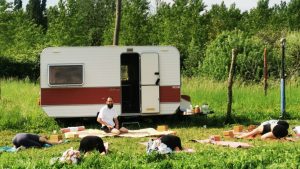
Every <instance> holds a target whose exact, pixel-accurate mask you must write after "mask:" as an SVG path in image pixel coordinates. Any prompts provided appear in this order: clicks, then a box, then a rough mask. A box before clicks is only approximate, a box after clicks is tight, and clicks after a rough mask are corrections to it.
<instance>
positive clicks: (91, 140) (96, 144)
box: [79, 136, 106, 153]
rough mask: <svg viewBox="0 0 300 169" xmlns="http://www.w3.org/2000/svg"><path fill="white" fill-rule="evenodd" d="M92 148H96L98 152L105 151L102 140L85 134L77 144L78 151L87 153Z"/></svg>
mask: <svg viewBox="0 0 300 169" xmlns="http://www.w3.org/2000/svg"><path fill="white" fill-rule="evenodd" d="M93 150H97V151H99V153H102V152H104V153H106V149H105V147H104V143H103V140H102V139H101V138H100V137H97V136H86V137H84V138H82V139H81V141H80V145H79V151H81V152H83V153H87V152H90V151H93Z"/></svg>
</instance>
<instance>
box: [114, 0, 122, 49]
mask: <svg viewBox="0 0 300 169" xmlns="http://www.w3.org/2000/svg"><path fill="white" fill-rule="evenodd" d="M121 8H122V0H116V22H115V31H114V41H113V45H118V44H119V33H120V24H121Z"/></svg>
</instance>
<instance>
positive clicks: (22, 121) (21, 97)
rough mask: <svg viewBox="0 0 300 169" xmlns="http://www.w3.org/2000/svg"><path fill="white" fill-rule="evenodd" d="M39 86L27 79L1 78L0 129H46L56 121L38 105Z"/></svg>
mask: <svg viewBox="0 0 300 169" xmlns="http://www.w3.org/2000/svg"><path fill="white" fill-rule="evenodd" d="M39 91H40V87H39V84H36V83H32V82H30V81H29V80H28V79H25V80H14V79H2V80H1V100H0V103H1V104H0V119H1V120H0V130H4V129H16V130H26V131H28V130H29V131H30V130H38V131H40V130H43V129H44V130H47V129H54V128H56V122H55V121H54V120H53V119H52V118H49V117H47V116H46V114H45V113H44V112H43V111H42V109H41V108H40V106H39V105H38V100H39V98H40V96H39Z"/></svg>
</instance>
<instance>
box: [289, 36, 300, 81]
mask: <svg viewBox="0 0 300 169" xmlns="http://www.w3.org/2000/svg"><path fill="white" fill-rule="evenodd" d="M286 39H287V47H286V65H288V66H287V73H288V75H290V76H293V78H296V77H299V76H300V33H299V32H291V33H290V34H288V35H287V37H286Z"/></svg>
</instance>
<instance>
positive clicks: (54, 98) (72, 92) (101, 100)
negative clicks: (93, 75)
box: [41, 87, 121, 105]
mask: <svg viewBox="0 0 300 169" xmlns="http://www.w3.org/2000/svg"><path fill="white" fill-rule="evenodd" d="M120 91H121V90H120V88H119V87H106V88H42V89H41V105H68V104H105V102H106V98H107V97H108V96H110V97H112V98H113V99H114V103H120V100H121V99H120V95H121V94H120Z"/></svg>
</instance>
